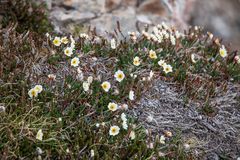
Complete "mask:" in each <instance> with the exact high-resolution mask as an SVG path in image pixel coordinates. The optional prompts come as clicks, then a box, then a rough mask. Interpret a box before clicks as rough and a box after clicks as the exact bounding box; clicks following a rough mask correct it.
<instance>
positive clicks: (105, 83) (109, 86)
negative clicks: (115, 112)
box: [101, 81, 111, 92]
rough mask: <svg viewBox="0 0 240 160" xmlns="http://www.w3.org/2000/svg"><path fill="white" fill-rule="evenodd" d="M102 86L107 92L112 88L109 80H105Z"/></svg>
mask: <svg viewBox="0 0 240 160" xmlns="http://www.w3.org/2000/svg"><path fill="white" fill-rule="evenodd" d="M101 86H102V88H103V90H104V91H105V92H108V91H109V89H110V88H111V84H110V83H109V82H107V81H105V82H103V83H102V84H101Z"/></svg>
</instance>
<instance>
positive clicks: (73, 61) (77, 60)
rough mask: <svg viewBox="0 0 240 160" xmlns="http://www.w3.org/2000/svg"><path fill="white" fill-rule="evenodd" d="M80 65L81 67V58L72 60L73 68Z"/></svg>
mask: <svg viewBox="0 0 240 160" xmlns="http://www.w3.org/2000/svg"><path fill="white" fill-rule="evenodd" d="M78 65H79V58H78V57H74V58H73V59H72V60H71V66H73V67H77V66H78Z"/></svg>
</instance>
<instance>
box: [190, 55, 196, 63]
mask: <svg viewBox="0 0 240 160" xmlns="http://www.w3.org/2000/svg"><path fill="white" fill-rule="evenodd" d="M191 60H192V62H193V63H196V62H197V61H196V60H195V55H194V54H191Z"/></svg>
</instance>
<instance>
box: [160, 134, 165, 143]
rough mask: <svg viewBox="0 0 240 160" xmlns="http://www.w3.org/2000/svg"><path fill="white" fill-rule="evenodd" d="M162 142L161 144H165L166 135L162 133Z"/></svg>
mask: <svg viewBox="0 0 240 160" xmlns="http://www.w3.org/2000/svg"><path fill="white" fill-rule="evenodd" d="M160 143H161V144H165V137H164V135H161V137H160Z"/></svg>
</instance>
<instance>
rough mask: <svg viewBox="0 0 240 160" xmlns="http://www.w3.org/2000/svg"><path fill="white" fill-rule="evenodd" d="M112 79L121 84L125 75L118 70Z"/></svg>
mask: <svg viewBox="0 0 240 160" xmlns="http://www.w3.org/2000/svg"><path fill="white" fill-rule="evenodd" d="M114 77H115V78H116V80H117V81H118V82H121V81H122V80H123V79H124V78H125V74H124V73H123V71H121V70H118V71H117V72H115V74H114Z"/></svg>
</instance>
